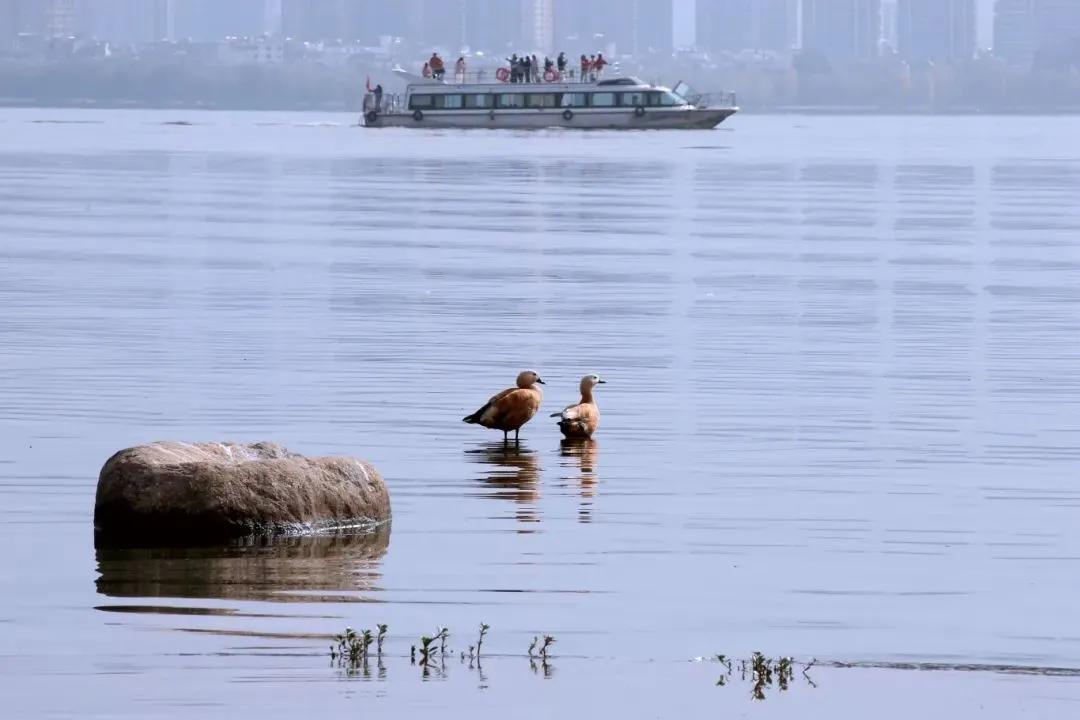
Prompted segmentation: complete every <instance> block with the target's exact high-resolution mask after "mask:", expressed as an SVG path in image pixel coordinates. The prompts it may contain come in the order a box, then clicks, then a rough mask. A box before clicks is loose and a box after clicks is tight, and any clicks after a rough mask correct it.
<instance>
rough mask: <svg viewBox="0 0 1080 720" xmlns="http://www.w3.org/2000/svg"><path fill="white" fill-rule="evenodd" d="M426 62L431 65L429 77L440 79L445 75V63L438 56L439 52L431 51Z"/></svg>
mask: <svg viewBox="0 0 1080 720" xmlns="http://www.w3.org/2000/svg"><path fill="white" fill-rule="evenodd" d="M428 64H429V65H431V77H433V78H435V79H436V80H442V79H443V78H444V77H445V76H446V65H445V64H444V63H443V59H442V58H441V57H439V53H431V59H430V60H428Z"/></svg>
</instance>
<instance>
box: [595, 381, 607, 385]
mask: <svg viewBox="0 0 1080 720" xmlns="http://www.w3.org/2000/svg"><path fill="white" fill-rule="evenodd" d="M596 384H597V385H607V380H597V381H596Z"/></svg>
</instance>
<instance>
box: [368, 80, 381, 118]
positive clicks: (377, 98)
mask: <svg viewBox="0 0 1080 720" xmlns="http://www.w3.org/2000/svg"><path fill="white" fill-rule="evenodd" d="M371 94H372V95H374V96H375V112H377V113H378V112H382V85H376V86H375V89H374V90H372V91H371Z"/></svg>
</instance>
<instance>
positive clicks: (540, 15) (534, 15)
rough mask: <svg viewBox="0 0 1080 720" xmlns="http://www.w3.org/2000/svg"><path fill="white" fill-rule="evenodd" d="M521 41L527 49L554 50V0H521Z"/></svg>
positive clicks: (548, 51) (538, 50)
mask: <svg viewBox="0 0 1080 720" xmlns="http://www.w3.org/2000/svg"><path fill="white" fill-rule="evenodd" d="M521 42H522V43H523V44H524V49H525V50H526V51H535V52H538V53H550V52H551V51H552V48H553V47H555V1H554V0H521Z"/></svg>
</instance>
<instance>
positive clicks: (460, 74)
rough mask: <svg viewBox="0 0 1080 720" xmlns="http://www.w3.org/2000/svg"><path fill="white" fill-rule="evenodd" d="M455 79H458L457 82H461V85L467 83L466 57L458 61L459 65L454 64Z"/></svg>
mask: <svg viewBox="0 0 1080 720" xmlns="http://www.w3.org/2000/svg"><path fill="white" fill-rule="evenodd" d="M454 77H455V78H456V79H457V82H459V83H464V82H465V56H464V55H462V56H461V57H459V58H458V59H457V63H455V64H454Z"/></svg>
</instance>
